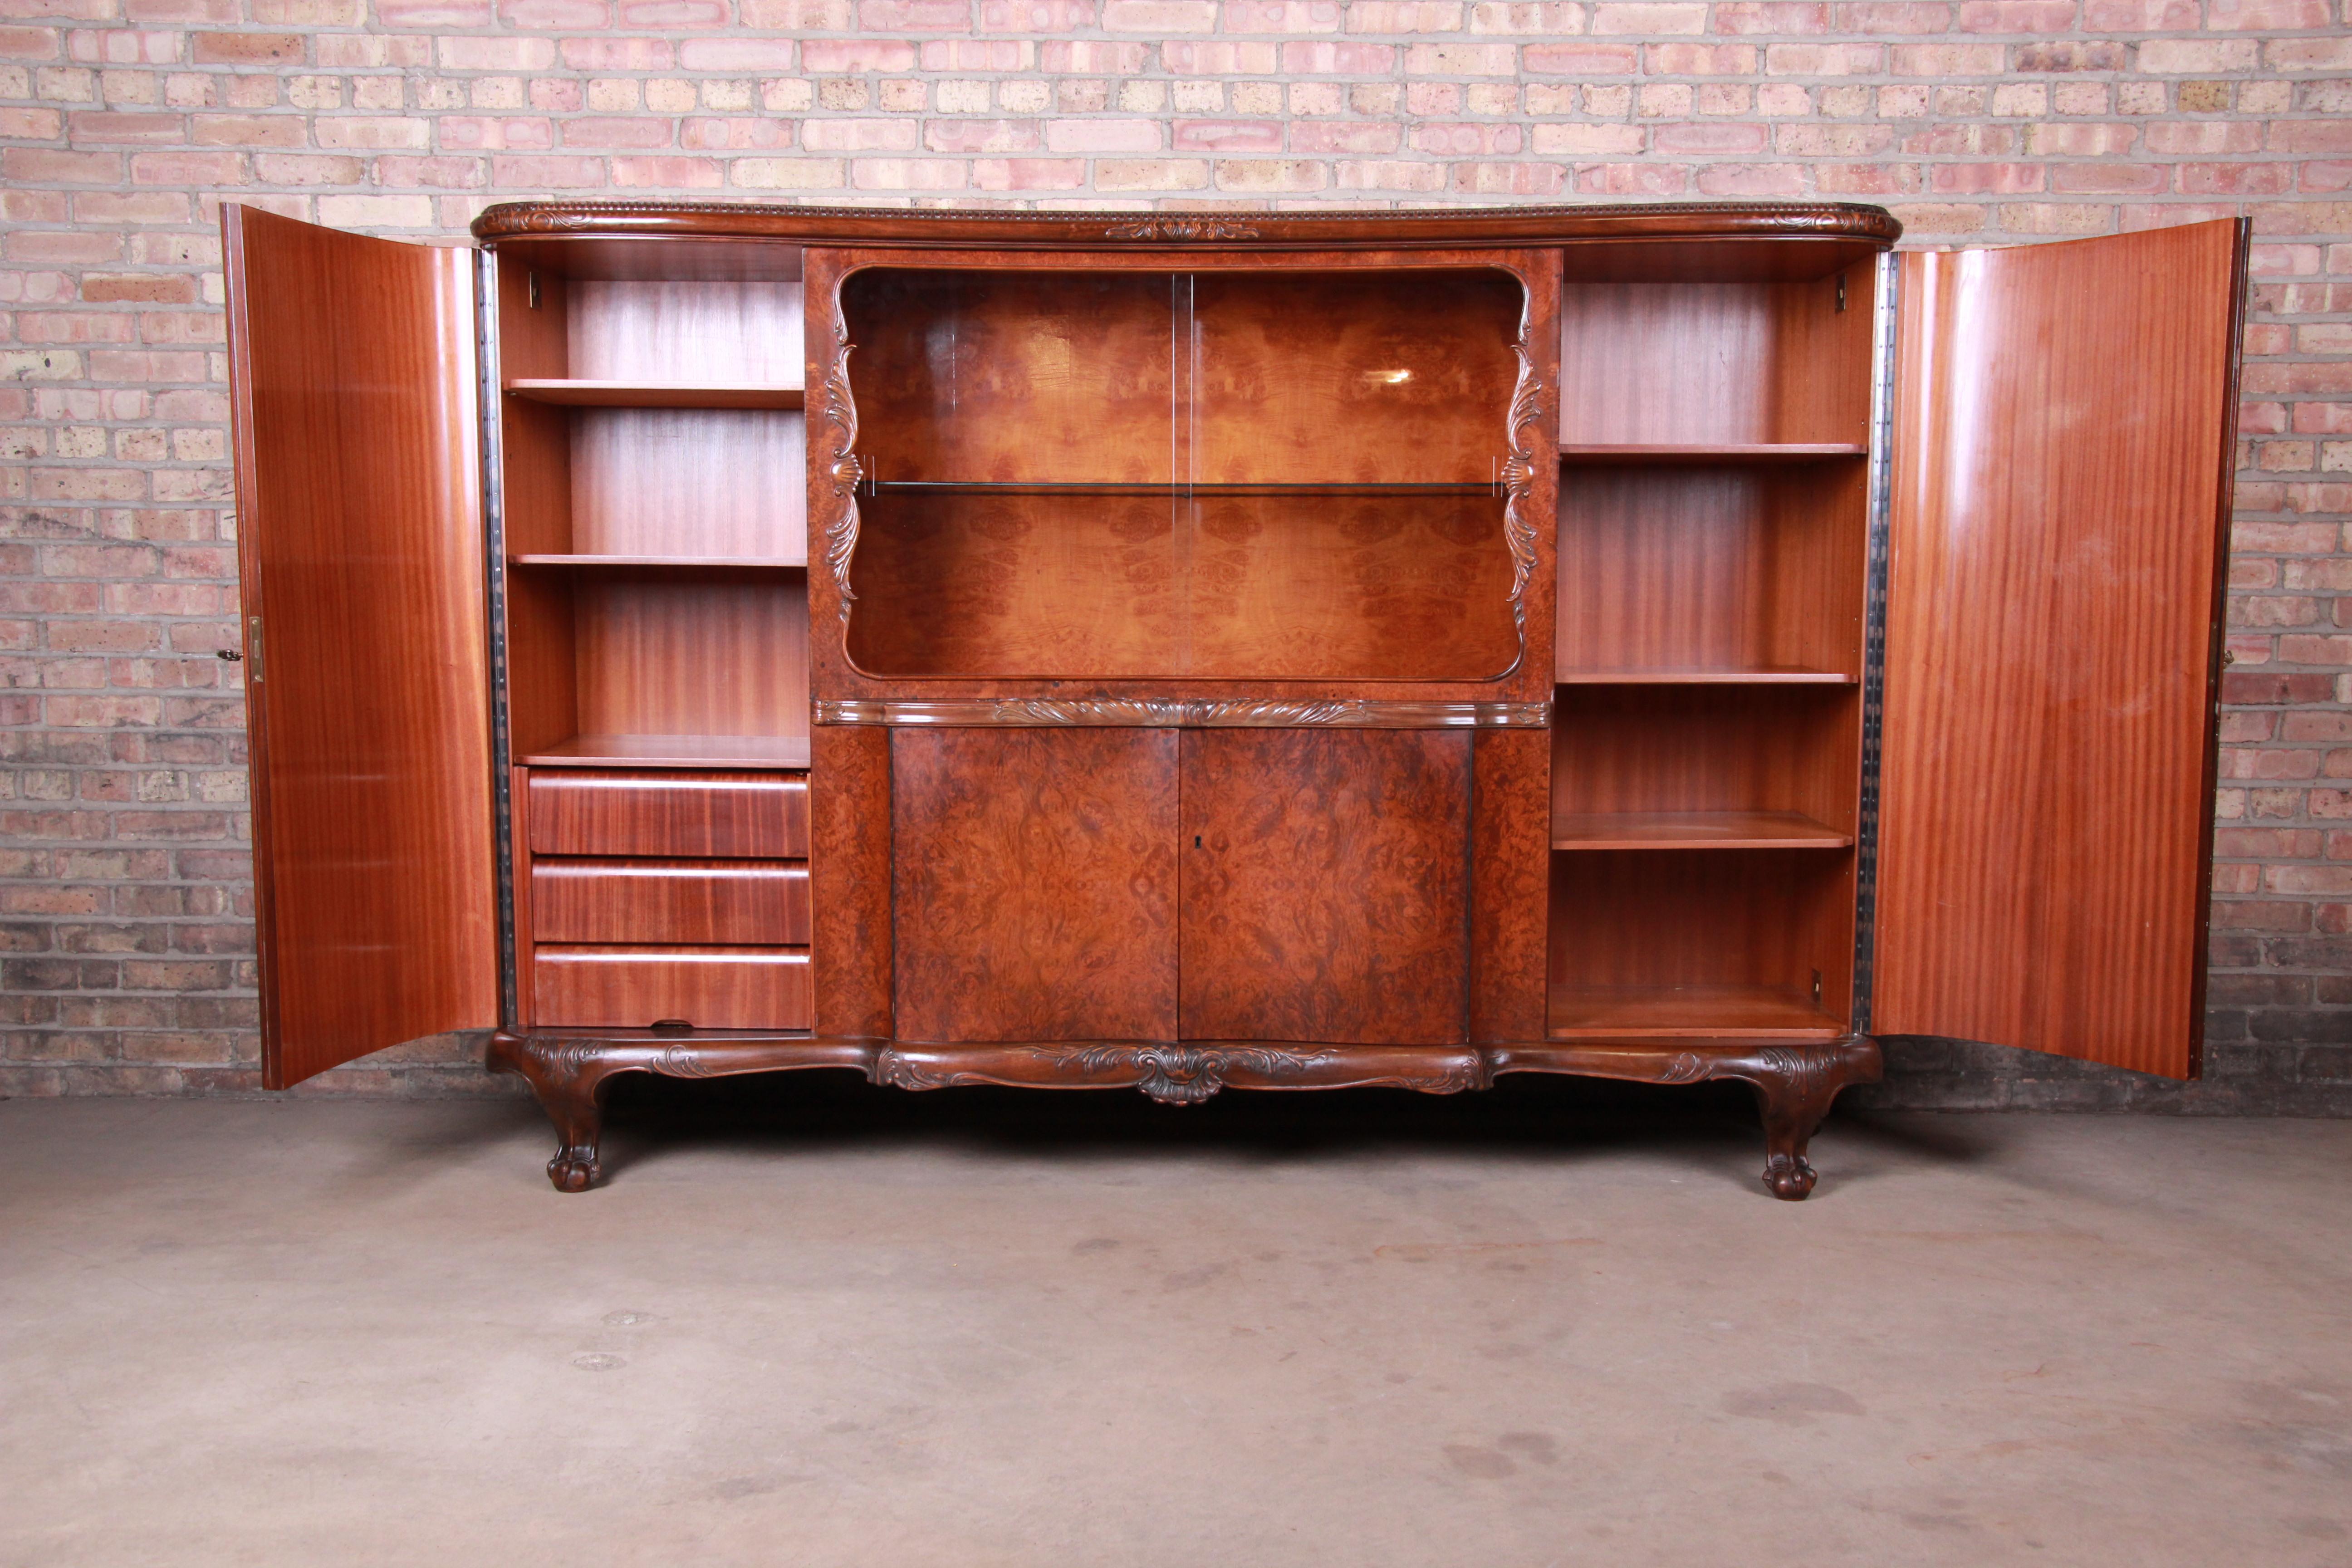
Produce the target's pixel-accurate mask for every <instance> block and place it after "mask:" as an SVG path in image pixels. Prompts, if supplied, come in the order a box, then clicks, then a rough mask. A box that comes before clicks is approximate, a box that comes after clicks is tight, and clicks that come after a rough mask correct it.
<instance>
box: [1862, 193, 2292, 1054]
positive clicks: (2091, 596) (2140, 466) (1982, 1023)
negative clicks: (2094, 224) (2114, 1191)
mask: <svg viewBox="0 0 2352 1568" xmlns="http://www.w3.org/2000/svg"><path fill="white" fill-rule="evenodd" d="M2244 256H2245V237H2244V233H2243V230H2242V226H2241V225H2239V224H2237V223H2235V222H2229V221H2224V222H2220V223H2204V224H2192V225H2188V226H2182V227H2179V228H2168V229H2159V230H2154V231H2151V232H2147V233H2142V234H2128V235H2118V236H2116V237H2111V238H2103V239H2085V240H2076V241H2073V242H2071V243H2067V244H2061V245H2029V246H2021V247H2017V248H2014V249H2007V250H1973V251H1958V252H1951V253H1946V254H1915V255H1909V256H1906V257H1905V258H1903V279H1902V315H1901V329H1900V339H1899V346H1898V359H1899V364H1900V370H1899V373H1898V382H1897V388H1896V400H1895V479H1894V508H1893V525H1892V532H1891V538H1890V543H1891V551H1890V560H1889V568H1890V569H1889V576H1888V587H1887V616H1886V665H1885V730H1884V736H1885V752H1884V771H1883V773H1882V789H1883V795H1882V802H1883V805H1882V815H1881V839H1880V862H1879V878H1878V902H1877V932H1878V940H1877V955H1876V962H1875V964H1874V970H1875V973H1874V986H1873V1005H1872V1018H1871V1027H1872V1030H1873V1032H1874V1033H1876V1034H1882V1035H1941V1036H1948V1037H1957V1038H1961V1039H1970V1040H1985V1041H1990V1042H1993V1043H1995V1044H1999V1045H2009V1046H2022V1047H2029V1048H2031V1049H2033V1050H2038V1051H2049V1052H2053V1053H2055V1054H2057V1055H2060V1056H2068V1057H2079V1058H2084V1059H2087V1060H2091V1061H2098V1062H2105V1063H2107V1064H2109V1065H2111V1066H2115V1067H2122V1068H2134V1069H2136V1070H2137V1071H2141V1072H2150V1073H2162V1074H2165V1075H2168V1076H2170V1077H2174V1078H2192V1077H2194V1076H2196V1074H2197V1071H2198V1067H2199V1055H2200V1043H2201V1038H2202V1033H2203V1018H2202V1014H2203V1010H2204V993H2205V980H2204V977H2205V952H2204V949H2205V923H2206V910H2207V903H2208V898H2207V891H2208V888H2207V885H2208V882H2209V879H2210V856H2211V851H2210V844H2211V836H2212V799H2213V755H2214V752H2213V744H2214V731H2213V721H2214V716H2215V706H2216V695H2217V688H2218V682H2219V678H2220V668H2221V585H2222V570H2223V561H2224V557H2225V550H2226V531H2227V526H2228V512H2229V495H2230V483H2231V468H2232V462H2231V445H2232V440H2233V437H2234V399H2235V382H2236V343H2237V328H2238V320H2239V310H2240V300H2241V299H2242V295H2243V293H2244V288H2243V283H2244V268H2245V262H2244Z"/></svg>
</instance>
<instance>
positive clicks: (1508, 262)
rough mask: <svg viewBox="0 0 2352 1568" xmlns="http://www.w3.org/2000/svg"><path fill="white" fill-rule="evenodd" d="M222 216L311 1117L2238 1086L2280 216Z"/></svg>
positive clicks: (269, 942) (260, 668) (255, 589)
mask: <svg viewBox="0 0 2352 1568" xmlns="http://www.w3.org/2000/svg"><path fill="white" fill-rule="evenodd" d="M224 224H225V227H226V238H227V247H228V258H229V304H230V323H231V327H230V347H231V363H232V370H233V383H234V392H235V410H236V435H237V448H236V455H237V475H238V496H239V510H240V522H241V528H240V541H241V564H242V568H243V572H244V583H245V595H246V600H245V608H246V613H247V650H246V651H247V663H246V665H245V669H246V671H247V681H248V688H247V689H248V694H249V698H250V700H251V714H252V730H253V737H254V749H253V750H254V771H255V802H256V840H257V859H258V865H259V871H258V879H259V883H260V888H259V899H258V903H259V910H260V920H261V952H262V968H263V981H264V997H265V1001H264V1012H263V1016H264V1037H265V1039H264V1044H265V1052H266V1059H267V1071H268V1080H269V1081H270V1082H271V1083H272V1084H273V1085H284V1084H289V1083H291V1082H294V1081H297V1080H299V1079H301V1078H304V1077H307V1076H309V1075H310V1074H312V1073H315V1072H317V1071H319V1070H321V1069H322V1068H326V1067H329V1066H331V1065H333V1064H334V1063H336V1062H338V1061H341V1060H347V1059H350V1058H352V1057H355V1056H358V1055H361V1054H362V1053H364V1052H366V1051H369V1050H373V1049H376V1048H379V1047H383V1046H387V1045H391V1044H394V1043H396V1042H397V1041H399V1040H401V1039H404V1038H407V1037H412V1036H415V1035H419V1034H424V1033H428V1032H432V1031H435V1030H440V1029H448V1028H460V1027H468V1026H478V1027H485V1028H495V1029H496V1030H497V1033H496V1035H495V1037H494V1040H493V1045H492V1047H491V1065H492V1066H493V1067H495V1068H501V1069H504V1070H512V1071H517V1072H520V1073H522V1074H524V1075H525V1076H526V1077H527V1078H529V1079H530V1081H531V1083H532V1084H533V1085H534V1087H535V1088H536V1089H538V1091H539V1093H540V1095H541V1099H542V1100H543V1101H544V1102H545V1103H546V1105H547V1107H548V1109H549V1110H550V1112H551V1115H552V1116H553V1118H554V1120H555V1121H556V1123H557V1125H558V1129H559V1132H560V1135H561V1137H562V1148H561V1149H560V1150H559V1152H558V1154H557V1157H556V1159H555V1161H554V1162H553V1163H551V1166H550V1173H551V1176H552V1177H553V1178H554V1179H555V1181H556V1183H557V1184H558V1185H559V1186H562V1187H564V1188H566V1189H567V1190H578V1189H580V1188H582V1187H584V1186H586V1185H587V1184H590V1183H591V1182H592V1181H593V1177H594V1174H595V1170H596V1139H597V1121H598V1111H597V1103H598V1096H599V1094H600V1092H601V1088H602V1085H603V1084H604V1082H605V1081H606V1080H608V1079H609V1078H610V1077H611V1075H612V1074H614V1073H615V1072H622V1071H650V1072H656V1073H667V1074H672V1075H679V1076H703V1075H710V1074H720V1073H732V1072H749V1071H770V1070H781V1069H786V1068H813V1067H834V1068H854V1069H856V1070H861V1071H864V1072H866V1074H867V1075H868V1076H870V1077H872V1078H873V1079H876V1080H877V1081H880V1082H885V1083H892V1084H897V1085H900V1086H902V1087H907V1088H913V1089H928V1088H936V1087H941V1086H946V1085H951V1084H966V1083H998V1084H1028V1085H1036V1086H1041V1087H1071V1088H1079V1087H1086V1088H1108V1087H1136V1088H1140V1089H1143V1090H1144V1092H1146V1093H1147V1094H1150V1095H1151V1096H1153V1097H1154V1098H1155V1099H1159V1100H1165V1101H1169V1102H1171V1103H1180V1104H1181V1103H1190V1102H1193V1101H1197V1100H1202V1099H1205V1098H1207V1097H1208V1096H1209V1095H1211V1094H1213V1093H1216V1092H1218V1091H1219V1090H1220V1089H1223V1088H1225V1087H1234V1088H1267V1089H1306V1088H1337V1087H1346V1086H1350V1085H1364V1084H1386V1085H1394V1086H1404V1087H1410V1088H1415V1089H1426V1090H1431V1091H1451V1090H1456V1089H1473V1088H1479V1087H1484V1086H1486V1085H1487V1084H1490V1083H1492V1082H1493V1081H1494V1079H1495V1078H1496V1075H1498V1074H1500V1073H1505V1072H1514V1071H1549V1072H1569V1073H1583V1074H1591V1075H1597V1076H1603V1077H1615V1078H1624V1079H1645V1080H1649V1081H1655V1082H1667V1083H1687V1082H1696V1081H1700V1080H1704V1079H1738V1080H1741V1081H1745V1082H1748V1083H1749V1084H1751V1085H1752V1086H1753V1087H1754V1088H1755V1089H1756V1090H1757V1092H1758V1096H1759V1102H1760V1104H1761V1107H1762V1110H1763V1113H1764V1121H1765V1128H1766V1133H1767V1142H1768V1167H1767V1172H1766V1180H1767V1183H1768V1184H1769V1186H1770V1187H1771V1189H1772V1190H1773V1191H1774V1192H1776V1193H1778V1194H1780V1195H1782V1196H1785V1197H1801V1196H1802V1195H1804V1194H1805V1193H1806V1192H1807V1191H1809V1190H1810V1188H1811V1184H1812V1181H1813V1175H1812V1171H1811V1166H1810V1165H1809V1164H1808V1163H1807V1162H1806V1159H1805V1146H1806V1142H1807V1140H1808V1139H1809V1137H1810V1136H1811V1132H1812V1131H1813V1129H1814V1127H1815V1126H1816V1125H1817V1124H1818V1122H1819V1121H1820V1119H1821V1117H1822V1115H1823V1114H1824V1113H1825V1111H1826V1110H1827V1109H1828V1106H1829V1103H1830V1101H1831V1100H1832V1097H1833V1096H1834V1095H1835V1094H1836V1093H1837V1091H1838V1090H1839V1089H1841V1088H1843V1086H1844V1085H1845V1084H1848V1083H1851V1082H1854V1081H1861V1080H1866V1079H1870V1078H1871V1077H1874V1075H1875V1074H1876V1072H1877V1070H1878V1062H1879V1058H1878V1047H1877V1045H1876V1038H1875V1037H1876V1035H1877V1034H1880V1033H1885V1034H1931V1035H1958V1036H1962V1037H1971V1038H1980V1039H1989V1040H1993V1041H1997V1042H2000V1043H2005V1044H2011V1045H2018V1046H2025V1047H2032V1048H2036V1049H2041V1050H2047V1051H2055V1052H2059V1053H2062V1054H2066V1055H2072V1056H2077V1057H2082V1058H2089V1059H2094V1060H2100V1061H2106V1062H2113V1063H2117V1064H2120V1065H2124V1066H2128V1067H2132V1068H2138V1069H2140V1070H2145V1071H2153V1072H2165V1073H2171V1074H2174V1075H2177V1076H2189V1075H2193V1074H2194V1073H2195V1072H2196V1070H2197V1067H2198V1062H2197V1047H2198V1038H2199V1033H2200V1014H2201V1010H2202V1008H2201V1001H2202V984H2203V980H2202V976H2203V967H2202V963H2201V953H2202V947H2203V939H2204V924H2205V917H2206V881H2207V875H2208V854H2209V851H2208V843H2209V838H2210V799H2211V795H2212V765H2213V763H2212V759H2213V728H2212V724H2213V717H2214V701H2215V691H2216V687H2217V677H2218V670H2219V662H2220V656H2221V640H2220V635H2219V630H2218V626H2219V609H2220V602H2221V600H2220V594H2221V563H2222V549H2223V525H2224V521H2225V518H2226V511H2227V498H2228V488H2229V481H2230V478H2231V437H2232V431H2231V408H2232V395H2233V380H2234V374H2235V359H2234V355H2235V344H2236V337H2237V329H2238V319H2239V310H2240V300H2241V296H2242V292H2243V253H2244V243H2245V241H2244V234H2243V232H2242V227H2241V226H2237V225H2233V224H2229V223H2212V224H2198V225H2189V226H2184V227H2180V228H2174V229H2166V230H2158V231H2152V232H2148V233H2143V234H2134V235H2126V236H2117V237H2111V238H2104V239H2094V240H2081V241H2073V242H2067V243H2063V244H2053V245H2042V246H2029V247H2019V248H2015V249H2009V250H1984V251H1959V252H1948V253H1936V254H1924V253H1923V254H1913V255H1907V256H1904V257H1901V258H1897V257H1895V255H1894V254H1893V253H1892V248H1891V247H1892V246H1893V243H1894V241H1895V238H1896V237H1898V230H1897V228H1896V226H1895V223H1894V222H1893V220H1892V219H1891V218H1889V217H1888V216H1886V215H1885V213H1883V212H1880V211H1878V210H1877V209H1874V208H1868V207H1850V206H1761V205H1758V206H1736V205H1725V206H1676V207H1649V208H1644V207H1626V208H1621V209H1613V210H1612V209H1605V208H1592V207H1582V208H1573V209H1569V208H1525V209H1496V208H1486V209H1469V210H1464V211H1460V212H1452V213H1444V212H1438V213H1413V214H1397V213H1347V212H1332V213H1328V214H1309V213H1297V214H1283V215H1273V214H1249V215H1241V216H1221V217H1217V218H1196V217H1186V216H1164V217H1163V216H1134V215H1076V214H1071V215H1058V214H1056V215H1048V214H1034V213H1024V214H996V215H982V214H962V213H949V212H937V213H914V212H889V213H880V212H856V211H848V210H841V209H829V208H784V207H773V208H763V207H751V206H725V207H700V206H692V205H661V204H644V205H612V206H605V205H589V204H535V205H509V206H501V207H495V208H492V209H491V210H490V211H489V212H488V213H486V214H485V215H484V216H483V217H482V218H481V220H480V221H479V222H478V225H477V226H476V232H477V235H478V237H479V239H480V240H481V241H482V244H481V246H480V247H479V248H478V250H477V251H475V252H473V253H471V254H470V255H468V254H467V253H465V252H461V251H455V250H448V249H433V248H427V247H412V246H405V245H401V244H395V243H392V242H387V241H378V240H371V239H363V238H359V237H352V236H348V235H339V234H334V233H331V232H330V231H326V230H322V229H318V228H313V227H310V226H305V225H301V224H299V223H294V222H291V221H289V220H287V219H284V218H279V217H275V216H268V215H266V214H262V213H259V212H256V211H253V210H250V209H244V208H236V207H231V208H229V209H227V210H226V216H225V217H224Z"/></svg>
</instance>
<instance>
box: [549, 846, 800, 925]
mask: <svg viewBox="0 0 2352 1568" xmlns="http://www.w3.org/2000/svg"><path fill="white" fill-rule="evenodd" d="M530 934H531V936H532V938H533V939H534V940H536V941H539V942H633V943H638V944H644V943H648V942H657V943H660V944H663V945H665V946H689V947H691V946H705V945H714V944H724V943H744V944H749V945H751V946H755V947H760V946H764V947H806V946H807V945H808V941H809V882H808V867H807V865H806V864H805V863H803V862H801V861H797V860H547V859H541V860H534V861H533V862H532V863H531V868H530Z"/></svg>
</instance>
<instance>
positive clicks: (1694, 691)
mask: <svg viewBox="0 0 2352 1568" xmlns="http://www.w3.org/2000/svg"><path fill="white" fill-rule="evenodd" d="M1551 732H1552V762H1551V804H1552V812H1553V815H1554V816H1556V817H1561V816H1565V817H1571V818H1584V817H1589V816H1610V815H1615V814H1621V813H1628V812H1633V813H1644V814H1648V813H1660V812H1743V813H1745V812H1766V813H1796V814H1799V815H1801V816H1804V817H1806V818H1808V819H1810V820H1811V821H1813V822H1815V823H1818V824H1820V825H1822V826H1823V827H1824V828H1826V829H1828V830H1830V831H1832V832H1835V833H1838V834H1851V833H1852V832H1853V825H1854V820H1855V812H1856V808H1857V802H1858V798H1859V794H1860V789H1861V778H1862V752H1861V745H1862V740H1861V702H1860V695H1859V693H1858V692H1856V691H1855V690H1854V689H1853V688H1851V687H1822V686H1792V687H1769V686H1767V687H1759V686H1728V687H1723V686H1684V687H1657V686H1650V687H1642V686H1628V687H1618V686H1569V687H1562V688H1560V690H1559V697H1558V699H1557V700H1556V702H1555V704H1554V707H1553V710H1552V731H1551Z"/></svg>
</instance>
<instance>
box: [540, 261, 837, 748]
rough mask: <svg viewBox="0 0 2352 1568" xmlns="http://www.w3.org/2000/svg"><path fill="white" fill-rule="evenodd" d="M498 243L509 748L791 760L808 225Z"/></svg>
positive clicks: (801, 609)
mask: <svg viewBox="0 0 2352 1568" xmlns="http://www.w3.org/2000/svg"><path fill="white" fill-rule="evenodd" d="M730 251H731V255H730V258H728V260H727V262H726V264H725V265H723V266H718V267H713V266H711V265H709V257H708V256H700V257H698V255H697V254H696V247H690V246H689V247H677V246H672V247H660V246H642V245H640V246H610V245H606V246H600V245H598V244H596V243H595V242H593V241H583V242H570V243H564V244H556V243H541V244H537V245H530V246H518V247H513V248H512V251H511V253H502V254H501V256H500V257H499V265H498V309H499V353H500V363H499V376H500V385H501V388H502V395H501V398H500V407H499V423H500V437H501V446H502V450H503V456H504V485H503V495H504V501H505V507H504V536H505V557H506V560H505V565H506V568H507V595H506V600H507V625H508V639H509V670H510V688H509V714H510V718H509V723H510V726H511V742H512V750H513V755H514V757H515V759H516V760H517V761H518V762H521V763H531V764H535V765H541V766H559V765H595V764H598V763H646V764H650V765H657V766H669V767H698V766H730V765H731V766H747V765H748V766H756V765H777V766H804V765H806V763H807V760H808V651H807V646H808V587H807V562H808V525H807V490H806V479H805V453H806V435H805V430H804V426H803V416H802V414H801V412H800V403H801V398H802V390H801V388H802V379H803V364H804V359H805V354H804V349H803V342H802V324H801V301H802V290H801V284H800V280H799V274H800V251H799V248H798V247H791V246H773V247H756V248H755V247H730Z"/></svg>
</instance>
